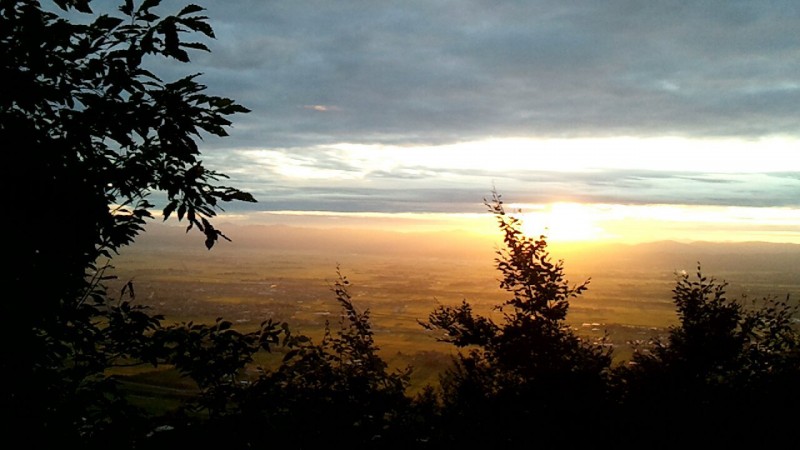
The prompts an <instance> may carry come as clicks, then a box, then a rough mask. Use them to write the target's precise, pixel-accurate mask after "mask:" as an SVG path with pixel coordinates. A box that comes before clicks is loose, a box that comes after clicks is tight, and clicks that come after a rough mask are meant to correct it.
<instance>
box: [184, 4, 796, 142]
mask: <svg viewBox="0 0 800 450" xmlns="http://www.w3.org/2000/svg"><path fill="white" fill-rule="evenodd" d="M208 7H209V11H208V15H209V17H210V18H211V22H212V24H213V25H214V26H215V29H216V31H217V35H218V39H217V40H215V41H214V42H213V43H212V49H213V51H212V53H210V54H208V55H198V56H197V57H196V58H195V64H194V67H196V68H198V69H199V70H200V71H202V72H204V73H205V76H204V77H205V80H206V81H207V82H208V84H209V86H212V87H213V90H214V91H217V92H220V93H221V94H224V95H228V96H231V97H233V98H236V99H239V100H240V101H242V102H243V103H245V104H246V105H247V106H248V107H249V108H251V109H252V110H253V113H251V114H250V115H248V116H247V117H246V118H243V119H237V122H238V123H240V124H243V125H244V126H243V129H242V130H240V131H239V130H237V131H236V132H235V133H234V134H233V138H232V139H230V140H229V141H228V144H229V145H232V146H237V147H241V146H246V145H259V146H296V145H312V144H320V143H326V142H362V143H366V142H371V143H372V142H381V143H406V144H408V143H421V142H425V143H446V142H454V141H458V140H471V139H482V138H485V137H487V136H498V135H500V136H507V135H514V136H598V135H605V136H613V135H632V136H658V135H682V136H748V137H751V136H764V135H773V134H790V135H795V136H796V135H797V133H798V131H797V127H796V123H797V121H798V118H800V117H798V116H799V115H800V112H798V110H797V108H796V105H797V103H798V100H800V76H798V73H800V70H798V69H800V58H799V57H798V56H799V55H798V53H799V52H800V35H798V34H797V33H796V30H797V29H798V27H800V11H798V9H800V7H798V5H797V3H796V2H712V1H701V2H690V3H687V2H679V1H666V2H646V3H643V2H639V1H610V2H594V1H583V2H569V3H568V4H567V3H563V2H541V1H539V2H536V1H534V2H500V3H498V2H487V1H477V0H476V1H422V0H419V1H403V2H399V1H394V2H376V3H374V4H373V3H364V2H362V1H355V0H354V1H338V2H320V1H303V0H299V1H295V2H279V3H276V2H259V1H247V0H236V1H231V2H224V3H211V4H209V5H208ZM297 105H307V106H311V107H312V108H313V109H317V108H316V107H317V106H319V107H320V109H318V110H322V109H325V110H327V108H328V105H337V106H338V107H339V108H341V111H339V114H337V115H336V117H335V118H331V117H330V116H323V115H316V116H308V115H306V114H305V113H306V112H307V109H306V108H299V109H298V108H297ZM243 117H244V116H243Z"/></svg>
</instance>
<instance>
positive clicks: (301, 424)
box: [153, 274, 413, 448]
mask: <svg viewBox="0 0 800 450" xmlns="http://www.w3.org/2000/svg"><path fill="white" fill-rule="evenodd" d="M349 284H350V282H349V281H348V280H347V278H346V277H344V276H342V275H341V274H339V278H338V280H337V281H336V282H335V283H334V286H333V288H332V290H333V292H334V294H335V296H336V301H337V302H338V303H339V305H340V307H341V321H340V327H339V329H338V330H337V331H336V332H333V331H332V330H331V328H330V325H329V324H326V328H325V333H324V336H323V337H322V340H321V342H320V343H314V342H313V341H312V340H311V339H310V338H308V337H307V336H303V335H300V336H293V335H291V334H290V333H288V331H287V332H286V333H285V334H284V339H283V344H282V345H284V346H285V347H286V350H287V351H286V352H285V354H284V357H283V360H282V362H281V364H280V365H279V366H278V367H277V368H275V369H274V370H270V369H265V368H262V367H259V368H258V372H257V375H256V376H251V377H249V378H239V377H238V375H241V371H242V369H244V368H245V366H244V364H242V363H244V362H250V361H251V355H252V354H251V353H250V351H251V350H254V351H257V349H258V347H259V345H258V344H257V343H256V342H255V341H253V342H252V343H249V344H247V345H245V346H244V347H245V348H244V350H245V351H238V350H239V349H241V347H240V346H238V345H234V346H230V345H229V344H227V343H226V344H225V345H223V347H224V348H225V349H230V348H232V347H233V348H236V349H237V351H230V350H227V351H221V350H223V349H220V348H207V351H208V353H207V354H206V355H202V354H199V353H198V352H196V351H189V352H187V353H186V354H187V355H190V358H189V359H190V361H189V364H185V365H184V364H180V363H179V362H177V361H176V362H177V363H178V364H179V367H180V368H182V370H185V371H186V373H188V374H190V375H191V376H192V378H194V379H196V380H197V381H198V384H200V385H201V386H203V385H205V386H209V388H206V389H205V390H204V391H203V393H202V395H201V397H200V401H199V403H198V406H200V408H201V409H204V410H206V411H209V412H210V413H212V414H209V416H208V417H207V419H204V420H199V421H198V420H195V421H189V422H184V423H188V425H184V426H183V427H176V428H175V429H174V430H172V431H171V432H169V433H162V434H161V435H160V436H159V437H158V438H159V442H157V444H159V445H163V446H164V447H165V448H166V447H170V446H171V445H173V443H177V442H181V443H183V444H185V443H186V442H196V443H197V444H198V445H201V444H202V445H209V443H211V442H218V443H219V444H220V445H222V444H224V445H226V447H228V448H231V447H233V448H252V447H258V446H268V445H291V446H293V447H297V448H322V447H330V446H337V445H347V446H348V447H349V448H389V447H392V446H398V445H399V444H401V443H405V444H406V445H402V447H406V446H407V445H412V444H413V439H412V436H411V435H409V434H403V433H401V432H400V431H401V430H403V429H404V428H403V426H401V425H400V424H401V423H402V420H404V417H406V416H407V414H408V411H409V407H410V401H409V399H408V398H407V397H406V396H405V390H406V388H407V386H408V382H409V374H410V369H406V370H399V371H395V372H389V370H388V365H387V363H386V362H385V361H384V360H383V359H382V358H381V357H380V356H379V355H378V350H379V348H378V347H377V346H376V345H375V342H374V339H373V332H372V329H371V325H370V322H369V312H368V311H365V312H363V313H360V312H358V311H357V310H356V307H355V306H354V305H353V303H352V300H351V296H350V294H349V292H348V286H349ZM219 326H220V323H219V322H218V324H217V328H219ZM226 327H227V326H226ZM189 328H190V329H194V328H197V325H195V326H191V327H189ZM274 331H276V329H275V328H272V329H271V332H268V333H267V334H266V336H268V337H269V338H268V342H269V344H274V343H277V342H278V340H277V339H276V337H277V334H275V333H274ZM225 332H226V333H231V332H232V331H231V329H226V330H225ZM198 337H200V336H198ZM176 341H177V342H185V341H186V339H182V338H181V339H177V340H176ZM261 347H262V348H266V349H268V348H269V346H267V347H264V346H263V345H261ZM178 353H183V352H178ZM225 354H227V355H230V356H233V359H232V360H231V361H230V362H231V363H232V364H228V365H225V366H224V367H226V368H227V369H229V370H223V371H221V372H220V371H213V370H209V369H208V368H205V367H203V362H205V361H208V360H212V361H216V360H217V358H218V356H217V355H225ZM237 355H238V357H237ZM198 356H200V358H199V359H198ZM242 356H244V357H242ZM196 363H199V365H197V364H196ZM206 377H210V380H211V382H209V381H208V380H206ZM184 420H185V419H184ZM153 444H155V442H154V443H153Z"/></svg>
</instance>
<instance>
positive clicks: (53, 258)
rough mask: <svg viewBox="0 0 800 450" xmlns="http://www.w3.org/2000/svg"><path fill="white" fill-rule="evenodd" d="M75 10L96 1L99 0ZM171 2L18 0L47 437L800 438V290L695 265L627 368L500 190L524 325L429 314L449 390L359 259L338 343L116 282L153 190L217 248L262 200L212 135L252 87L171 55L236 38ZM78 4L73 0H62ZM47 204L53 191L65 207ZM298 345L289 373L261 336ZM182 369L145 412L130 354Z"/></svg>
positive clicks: (525, 442)
mask: <svg viewBox="0 0 800 450" xmlns="http://www.w3.org/2000/svg"><path fill="white" fill-rule="evenodd" d="M54 3H55V4H56V6H57V7H58V8H62V9H64V10H71V9H75V10H77V11H79V12H84V13H89V12H90V9H89V2H88V1H84V0H56V1H55V2H54ZM157 4H158V1H153V0H147V1H144V2H141V4H137V5H134V3H133V2H132V1H125V2H123V5H122V7H121V8H120V12H121V13H122V15H123V16H124V17H125V20H122V19H117V18H114V17H107V16H101V17H96V18H94V19H93V20H94V21H93V22H90V23H88V24H86V25H75V24H72V23H70V22H68V21H66V20H64V19H62V18H60V17H59V16H58V15H57V14H55V13H50V12H46V11H45V10H43V9H42V8H41V7H40V5H39V3H38V2H36V1H0V30H1V31H0V33H2V40H1V42H2V46H3V49H2V50H3V54H4V59H3V66H2V71H3V79H4V80H6V83H10V84H9V86H7V89H5V90H4V91H3V93H2V98H0V114H2V116H1V117H0V119H2V120H0V133H1V136H0V138H2V140H3V142H9V143H18V144H21V145H22V146H21V147H20V148H19V151H18V154H19V155H21V156H20V158H21V159H19V160H18V164H19V167H18V170H16V171H15V173H14V174H11V175H12V178H11V183H10V187H11V189H10V191H9V192H10V194H9V200H8V201H9V202H11V204H10V205H9V208H8V209H9V211H12V212H13V213H14V218H13V219H12V221H11V230H12V231H11V233H10V236H11V237H12V238H14V239H15V240H16V242H15V245H13V246H11V249H10V250H9V251H10V253H8V254H7V259H8V261H9V262H10V264H7V265H6V266H7V267H8V266H9V265H10V266H11V267H12V269H11V272H10V274H6V275H4V276H5V277H6V278H5V279H4V281H7V287H8V289H7V293H13V297H11V295H12V294H8V295H7V298H6V299H5V300H4V301H3V302H2V305H3V310H2V313H3V317H4V318H5V321H4V325H3V327H2V332H3V335H2V344H0V345H2V348H3V355H2V356H3V357H2V370H3V374H4V375H5V381H4V383H3V388H2V394H0V395H1V396H2V397H1V398H2V408H3V411H2V412H3V416H4V421H3V427H4V435H5V437H6V439H7V442H18V443H20V445H24V446H26V447H28V448H51V447H53V446H54V445H58V446H59V447H64V448H115V449H125V448H173V447H175V446H181V447H187V446H193V447H195V448H198V447H199V448H211V447H216V446H219V447H225V448H232V449H238V448H270V447H279V448H283V447H289V448H341V447H344V448H455V447H461V446H463V447H468V448H475V447H478V446H491V447H494V448H496V447H501V448H503V447H505V448H516V447H523V446H525V447H528V446H530V447H537V448H555V447H566V448H576V447H578V446H579V445H584V444H585V445H593V446H599V447H601V448H606V447H611V446H613V447H615V448H638V447H649V448H652V447H672V446H677V445H689V444H703V445H707V446H711V447H712V448H722V447H735V448H741V447H747V446H758V447H763V446H764V445H765V444H768V443H772V442H782V441H783V440H784V439H786V438H789V439H792V438H793V435H792V432H793V430H794V429H793V425H794V424H795V420H796V415H795V411H796V408H797V405H798V401H800V387H798V383H797V381H798V375H800V373H799V372H800V351H799V350H800V334H798V330H797V328H796V326H795V322H794V321H793V320H794V317H795V313H796V310H795V308H794V307H792V306H790V304H789V303H788V299H786V300H780V299H772V298H768V299H763V300H762V301H759V302H756V303H753V304H745V303H743V302H741V301H736V300H732V299H729V298H727V297H726V295H725V287H726V286H725V284H724V283H720V282H717V281H716V280H714V279H713V278H706V277H705V276H704V275H703V274H702V273H701V271H700V269H699V267H698V271H697V274H696V277H695V276H689V275H686V276H684V277H682V278H680V279H679V280H678V282H677V284H676V286H675V289H674V297H673V301H674V304H675V308H676V313H677V315H678V318H679V324H678V325H676V326H675V327H673V328H671V329H670V330H669V334H668V336H667V338H666V339H664V340H653V341H651V342H649V343H646V344H643V345H642V346H640V348H638V350H637V352H636V353H635V354H634V356H633V358H632V360H631V361H629V362H627V363H625V364H622V365H614V364H612V356H613V355H612V353H611V352H612V350H611V348H610V347H609V346H607V345H604V344H605V343H604V342H603V341H602V340H600V341H590V340H587V339H584V338H581V337H579V336H577V335H576V334H574V333H573V331H572V330H571V329H570V328H569V327H568V326H567V325H566V324H565V319H566V317H567V315H568V313H569V306H570V301H572V300H573V299H575V298H577V297H579V296H580V295H581V294H582V293H583V292H584V291H585V290H586V289H587V285H586V284H585V283H584V284H578V285H570V284H569V283H568V282H567V280H566V279H565V278H564V274H563V264H562V262H561V261H553V260H552V259H551V258H550V256H549V254H548V252H547V243H546V241H545V239H544V237H540V238H538V239H533V238H530V237H527V236H525V235H524V234H522V233H521V231H520V223H519V221H518V220H517V219H515V218H514V217H513V216H510V215H508V214H506V211H505V209H504V208H503V203H502V201H501V198H500V196H499V195H497V194H494V195H493V197H492V198H491V199H490V200H489V201H487V202H486V204H487V206H488V207H489V209H490V212H491V213H492V214H494V215H495V217H496V218H497V220H498V225H499V230H500V232H501V233H502V234H503V236H504V246H503V248H502V249H501V250H500V251H499V252H498V255H497V259H496V265H497V269H498V271H499V272H500V274H501V281H500V287H501V288H502V289H504V290H505V292H506V293H507V300H506V301H505V302H503V303H502V304H500V305H498V306H497V307H498V309H499V310H500V311H501V312H502V315H501V317H502V320H500V321H495V320H492V319H491V318H489V317H484V316H481V315H479V314H477V313H475V312H474V311H473V309H472V307H471V305H470V304H469V303H468V302H466V301H465V302H464V303H463V304H461V305H459V306H455V307H440V308H438V309H436V310H434V311H432V312H431V314H430V316H429V317H428V318H427V319H425V320H422V321H421V322H420V325H421V326H423V327H425V328H427V329H429V330H432V331H433V332H435V333H436V334H437V336H438V338H439V339H440V340H442V341H445V342H449V343H451V344H452V345H454V346H455V347H457V348H458V349H459V352H458V354H457V355H458V356H457V357H455V358H454V360H453V362H452V365H451V366H450V368H449V369H448V370H447V371H446V372H445V373H444V374H443V376H442V378H441V381H440V383H439V384H438V385H436V386H429V387H428V388H426V389H425V390H423V391H422V393H421V394H418V395H415V396H410V395H409V394H408V389H407V388H408V383H409V381H408V380H409V373H410V371H411V370H413V368H409V369H407V370H401V371H391V370H389V368H388V365H387V363H386V362H385V361H384V360H383V359H382V358H381V357H380V356H379V354H378V346H377V343H376V342H375V341H374V339H373V332H372V330H371V327H370V318H369V314H368V312H360V311H359V310H358V308H357V305H355V304H354V303H353V302H352V300H351V297H350V293H349V288H350V286H349V282H348V280H347V278H346V277H345V276H342V275H340V277H339V279H338V281H337V282H336V283H335V284H334V286H333V297H334V298H335V300H336V301H338V302H339V304H340V306H341V321H340V322H339V323H334V324H329V326H328V327H327V329H326V333H325V334H324V336H323V337H322V339H321V340H318V341H313V340H312V339H310V338H308V337H306V336H302V335H295V334H293V333H292V332H291V328H290V326H289V325H288V324H284V323H274V322H271V321H269V320H267V321H265V322H263V323H262V325H261V327H260V328H259V329H258V330H256V331H252V332H243V331H239V330H237V329H235V328H234V327H233V326H232V324H231V323H230V322H228V321H225V320H223V319H219V320H218V321H216V322H215V323H213V324H193V323H181V324H172V325H166V324H164V323H162V320H163V318H161V317H159V316H157V315H154V314H151V313H150V312H149V311H148V309H147V308H146V307H143V306H139V305H137V304H136V303H135V302H134V288H135V286H133V285H132V284H128V285H126V286H125V288H124V289H123V290H122V292H121V293H120V295H119V297H116V296H111V295H109V293H108V292H107V291H106V289H105V288H104V286H103V282H104V281H105V275H104V273H105V270H104V268H103V267H100V266H98V265H97V264H98V261H99V260H100V259H101V258H105V257H109V258H110V257H111V256H112V255H113V254H114V253H115V252H116V251H117V250H118V249H119V248H121V247H122V246H124V245H127V244H129V243H130V242H132V240H133V239H134V238H135V237H136V235H137V234H138V233H139V232H140V231H141V230H142V224H143V223H144V221H145V219H146V218H147V217H148V216H149V212H148V210H149V209H150V208H151V207H152V205H150V204H149V203H148V202H147V196H148V195H149V193H151V192H153V191H162V192H164V193H166V195H167V202H166V206H165V207H164V215H165V217H169V216H170V215H173V214H174V215H176V216H177V218H178V219H179V220H183V219H186V220H188V222H189V224H190V225H189V228H197V229H199V230H200V231H202V232H203V236H204V238H205V242H206V245H207V246H208V247H209V248H211V247H212V246H214V245H215V243H216V241H217V240H218V238H220V237H223V238H224V235H222V233H221V232H219V231H218V230H217V229H215V228H214V227H213V225H212V224H211V222H210V219H211V218H212V217H213V216H214V211H215V209H216V207H217V203H218V202H225V201H230V200H245V201H252V200H253V199H252V197H250V196H249V195H248V194H246V193H243V192H240V191H238V190H236V189H233V188H227V187H220V186H217V185H216V184H214V183H215V182H216V180H218V179H219V178H220V177H221V176H222V175H220V174H216V173H213V172H210V171H208V170H206V169H205V168H204V167H203V165H202V163H201V161H200V160H199V151H198V149H197V146H196V144H195V142H194V138H196V137H199V136H200V133H201V132H204V133H206V134H211V135H219V136H223V135H224V134H225V131H224V129H223V127H225V126H226V125H228V124H229V122H228V121H227V119H226V118H225V116H227V115H229V114H232V113H236V112H244V111H245V110H244V108H242V107H240V106H238V105H236V104H235V103H234V102H232V101H230V100H228V99H224V98H219V97H211V96H206V95H205V94H203V91H204V89H205V88H204V87H203V86H202V85H199V84H198V83H197V82H196V81H195V78H196V77H194V76H191V77H187V78H183V79H181V80H178V81H175V82H171V83H165V82H163V81H161V79H160V78H158V77H157V76H156V75H155V74H153V73H151V72H149V71H148V70H146V69H144V68H143V67H142V61H143V60H147V59H148V58H151V57H153V56H154V55H156V56H158V55H160V56H164V57H166V58H171V59H175V60H178V61H188V56H187V53H186V50H187V49H201V50H202V49H204V45H203V44H201V43H196V42H184V41H182V40H181V39H180V37H181V36H183V34H184V33H186V32H197V33H201V34H204V35H206V36H213V33H212V32H211V29H210V27H208V25H207V23H206V20H205V17H203V16H200V15H198V14H201V11H202V9H201V8H199V7H195V6H188V7H186V8H184V9H183V10H181V11H180V12H179V13H178V14H177V15H175V16H166V17H163V18H162V17H160V16H159V15H157V14H156V13H155V12H154V8H155V7H156V6H157ZM58 8H56V9H58ZM44 202H47V204H46V206H45V205H43V203H44ZM276 350H280V353H281V354H282V355H283V359H282V361H281V362H280V364H278V365H277V366H275V367H270V368H259V367H256V364H255V363H254V361H256V359H257V358H258V355H259V353H261V352H270V351H276ZM141 365H150V366H164V365H166V366H169V367H173V368H175V369H176V370H178V371H179V372H180V373H181V374H182V375H183V376H184V377H186V378H187V379H189V380H192V382H193V383H194V384H195V385H196V388H197V389H196V391H195V392H196V394H195V395H192V396H190V397H188V398H186V399H185V400H184V401H183V402H182V404H181V405H180V406H179V407H177V408H172V409H169V410H167V411H158V412H155V410H154V409H150V408H146V407H142V406H141V405H140V406H135V404H134V403H133V402H131V401H130V395H129V392H127V391H126V390H125V389H123V388H122V386H123V385H122V384H121V383H120V378H119V376H117V375H115V374H116V373H119V372H118V369H120V368H123V367H131V366H141Z"/></svg>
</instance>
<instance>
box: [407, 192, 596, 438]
mask: <svg viewBox="0 0 800 450" xmlns="http://www.w3.org/2000/svg"><path fill="white" fill-rule="evenodd" d="M486 204H487V206H488V207H489V210H490V212H492V213H493V214H494V215H495V217H497V220H498V224H499V227H500V230H501V231H502V232H503V234H504V244H505V248H503V249H501V250H499V251H498V258H497V259H496V262H497V269H498V270H499V271H500V273H501V274H502V279H501V280H500V287H501V288H503V289H505V290H506V291H508V292H509V293H510V294H511V295H512V297H511V298H510V299H508V300H507V301H505V302H504V303H503V304H502V305H500V306H499V307H498V309H499V310H500V311H501V312H502V313H503V321H502V322H500V323H496V322H495V321H493V320H492V319H491V318H488V317H484V316H480V315H476V314H475V313H474V312H473V310H472V307H471V305H470V304H469V303H467V302H466V301H464V302H463V303H462V304H461V305H460V306H457V307H450V306H442V307H439V308H437V309H436V310H435V311H434V312H433V313H432V314H431V315H430V316H429V318H428V321H427V322H426V323H423V326H424V327H426V328H428V329H430V330H435V331H439V332H441V333H442V334H441V337H440V338H439V339H440V340H442V341H445V342H451V343H453V344H454V345H456V346H457V347H459V348H463V349H464V351H463V352H461V353H460V354H459V355H458V357H457V359H456V360H455V366H454V367H453V368H452V369H450V370H448V371H447V372H446V373H445V375H444V376H443V377H442V380H441V384H442V385H441V390H442V394H441V398H442V401H443V413H442V414H443V417H444V419H443V423H442V430H440V431H441V433H442V435H441V436H439V437H437V438H438V439H442V440H444V441H451V440H452V441H458V442H462V443H466V442H472V443H476V442H480V443H484V444H499V443H503V442H505V443H514V444H519V445H521V444H532V443H536V444H538V445H539V446H543V447H555V446H561V445H564V444H572V445H575V444H577V442H578V441H577V439H579V438H580V437H581V436H592V439H594V437H595V436H596V435H595V434H594V433H591V432H589V431H588V429H589V428H591V427H592V426H593V423H592V422H591V421H580V422H577V421H575V420H573V419H572V418H571V416H574V415H575V411H576V410H577V411H582V412H583V413H584V414H585V415H587V416H592V412H594V411H600V410H602V407H603V405H604V404H605V386H606V383H605V380H606V378H605V377H606V373H607V371H608V369H609V366H610V364H611V358H610V350H609V349H608V348H606V347H603V346H602V345H600V344H599V343H594V342H588V341H586V340H584V339H582V338H580V337H578V336H577V335H575V334H574V333H573V332H572V330H571V329H570V328H569V326H568V325H567V324H566V323H565V321H564V320H565V318H566V315H567V311H568V308H569V301H570V299H572V298H575V297H577V296H579V295H580V294H581V293H582V292H583V291H584V290H585V289H586V286H587V283H583V284H580V285H577V286H570V285H569V283H568V282H567V281H566V280H565V278H564V273H563V262H562V261H558V262H552V261H551V260H550V256H549V253H548V252H547V243H546V241H545V238H544V237H543V236H542V237H540V238H539V239H532V238H529V237H527V236H525V235H524V234H523V233H522V231H520V225H521V222H520V220H519V219H517V218H515V217H511V216H509V215H507V214H506V212H505V209H504V207H503V202H502V200H501V198H500V195H498V194H497V193H496V192H495V193H493V197H492V200H491V202H487V203H486ZM571 431H580V433H577V434H576V433H572V434H571V435H565V434H566V433H570V432H571ZM568 439H572V440H568Z"/></svg>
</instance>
